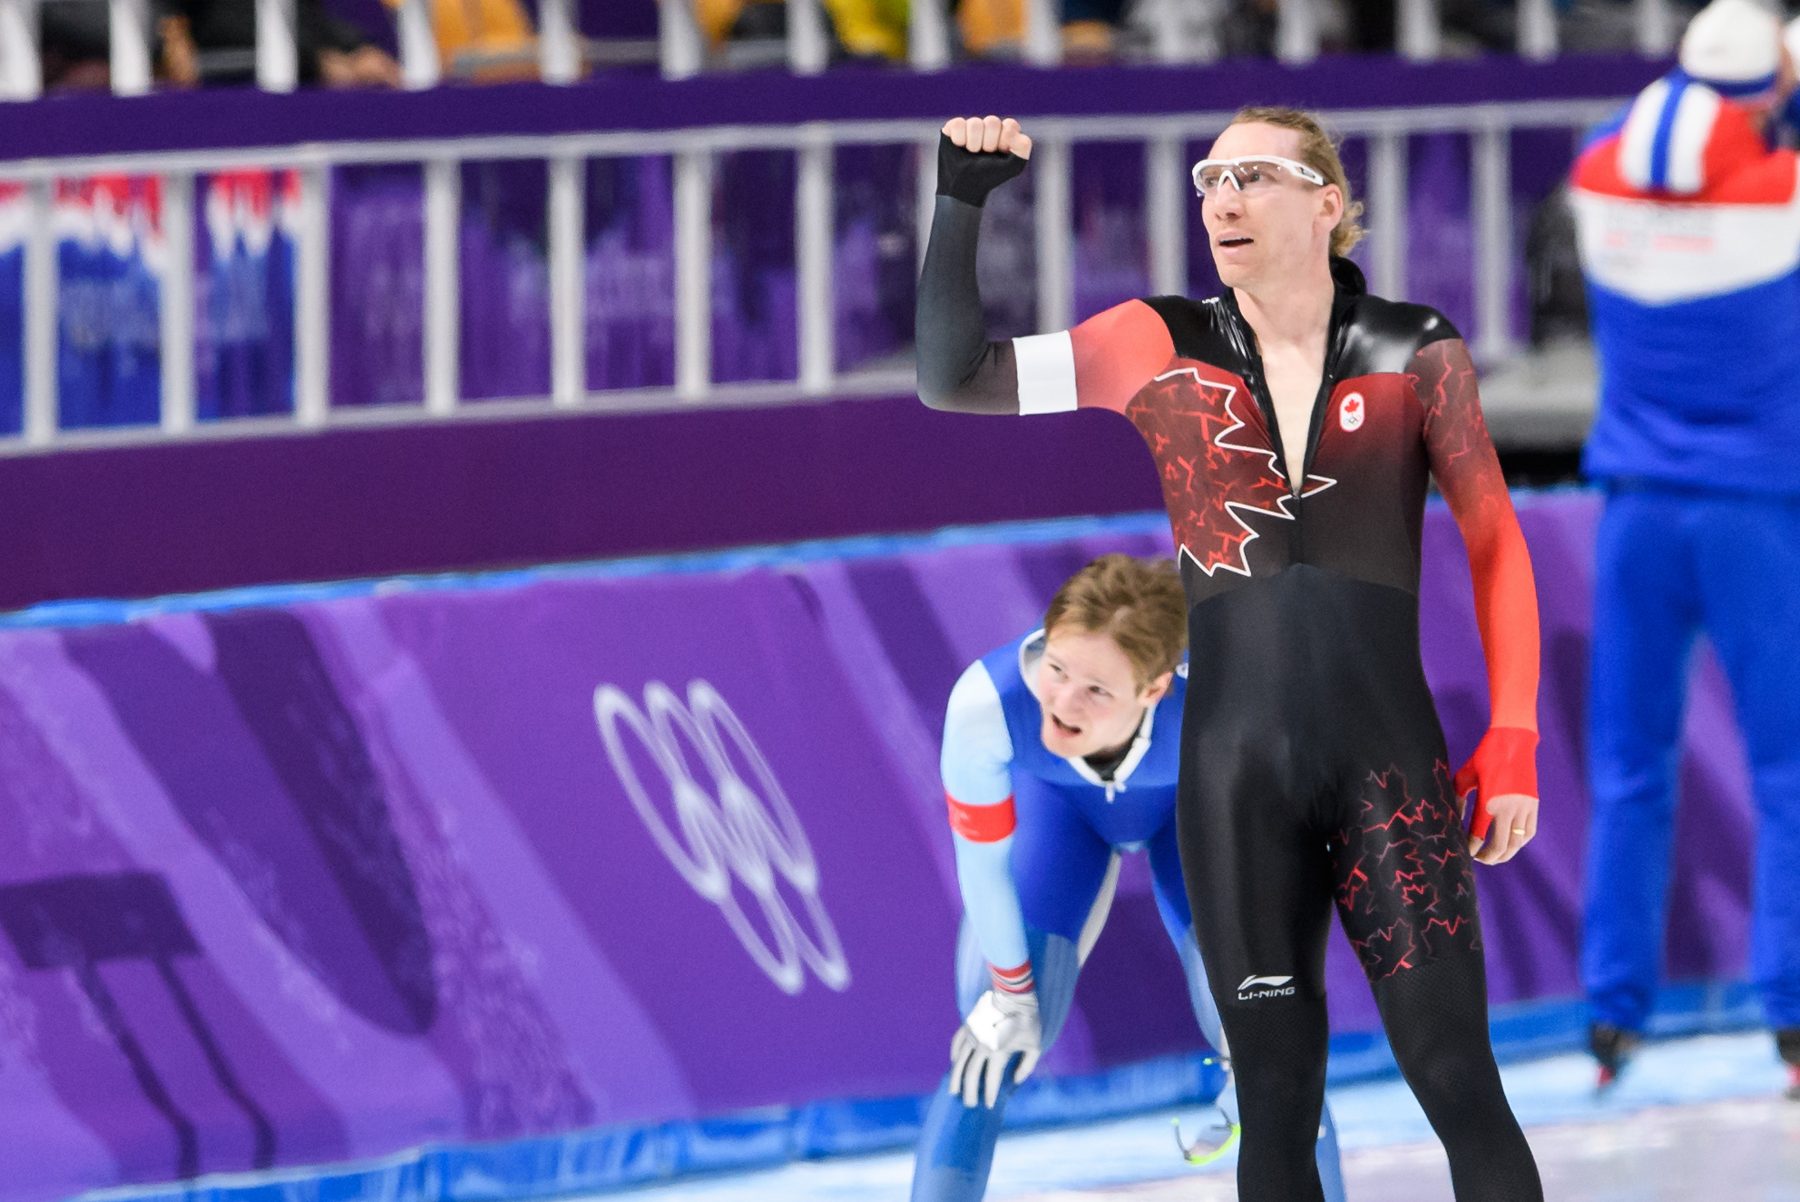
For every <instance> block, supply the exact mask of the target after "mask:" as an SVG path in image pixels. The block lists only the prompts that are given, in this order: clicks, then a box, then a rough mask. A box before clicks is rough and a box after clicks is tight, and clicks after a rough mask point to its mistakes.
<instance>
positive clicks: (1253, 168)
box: [1194, 154, 1325, 196]
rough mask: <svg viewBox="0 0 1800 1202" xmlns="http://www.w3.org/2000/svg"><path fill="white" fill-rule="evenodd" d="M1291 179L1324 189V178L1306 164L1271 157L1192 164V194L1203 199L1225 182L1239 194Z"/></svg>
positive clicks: (1202, 161) (1240, 156)
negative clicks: (1198, 195)
mask: <svg viewBox="0 0 1800 1202" xmlns="http://www.w3.org/2000/svg"><path fill="white" fill-rule="evenodd" d="M1284 175H1291V176H1293V177H1294V178H1296V179H1303V180H1305V181H1306V182H1307V183H1309V184H1317V185H1318V186H1319V187H1321V188H1323V187H1324V186H1325V177H1324V176H1323V175H1320V174H1319V173H1318V172H1317V171H1315V170H1313V169H1312V168H1311V167H1308V166H1307V165H1306V164H1305V163H1298V162H1295V161H1294V160H1293V159H1284V158H1282V157H1281V156H1280V155H1273V154H1246V155H1239V156H1238V157H1237V158H1235V159H1201V160H1200V161H1199V162H1198V163H1195V164H1194V191H1196V192H1198V193H1199V194H1200V195H1202V196H1205V195H1206V194H1207V193H1208V192H1214V191H1217V190H1218V189H1219V187H1220V186H1221V185H1223V184H1224V183H1225V181H1226V180H1230V181H1231V186H1232V187H1234V188H1236V189H1237V190H1238V191H1239V192H1256V191H1261V190H1262V189H1263V188H1265V187H1267V186H1268V185H1270V184H1274V183H1279V182H1280V181H1281V177H1282V176H1284Z"/></svg>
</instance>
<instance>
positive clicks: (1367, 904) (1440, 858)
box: [1332, 760, 1481, 981]
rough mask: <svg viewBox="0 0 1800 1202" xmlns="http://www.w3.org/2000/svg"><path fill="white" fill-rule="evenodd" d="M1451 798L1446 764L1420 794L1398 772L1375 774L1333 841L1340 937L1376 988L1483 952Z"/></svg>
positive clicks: (1437, 767) (1438, 765) (1437, 768)
mask: <svg viewBox="0 0 1800 1202" xmlns="http://www.w3.org/2000/svg"><path fill="white" fill-rule="evenodd" d="M1454 798H1455V792H1454V790H1453V788H1452V786H1451V780H1450V767H1449V765H1448V764H1445V763H1444V762H1443V761H1442V760H1439V761H1437V762H1436V763H1435V764H1434V765H1433V766H1432V770H1431V774H1430V780H1429V781H1424V782H1420V783H1419V784H1417V785H1414V784H1412V783H1410V782H1408V781H1407V779H1406V774H1405V773H1403V772H1402V771H1401V770H1400V769H1399V768H1397V767H1389V768H1387V769H1385V770H1383V771H1380V772H1370V773H1369V774H1368V776H1367V777H1366V778H1365V779H1364V781H1363V785H1362V788H1361V790H1360V791H1359V796H1358V798H1357V800H1356V802H1355V810H1356V812H1355V814H1354V816H1353V818H1352V820H1351V821H1350V822H1349V823H1348V824H1347V825H1346V826H1345V827H1344V828H1343V829H1341V830H1339V831H1338V832H1337V836H1336V838H1334V839H1333V840H1332V843H1333V851H1334V852H1335V856H1336V861H1337V878H1338V885H1337V904H1338V910H1339V913H1340V914H1341V915H1342V917H1343V922H1344V932H1345V933H1346V934H1347V935H1349V937H1350V943H1351V945H1352V946H1353V947H1355V948H1356V953H1357V958H1358V959H1359V960H1361V961H1362V965H1363V970H1364V971H1365V972H1367V973H1368V975H1369V979H1370V980H1371V981H1379V980H1381V979H1382V978H1383V977H1387V976H1391V975H1393V974H1394V973H1396V972H1399V971H1400V970H1401V969H1403V968H1416V967H1418V966H1419V965H1421V964H1428V963H1430V962H1431V961H1433V960H1436V959H1438V958H1439V957H1440V956H1443V955H1446V954H1448V953H1450V952H1452V951H1456V950H1459V949H1476V948H1480V946H1481V936H1480V931H1479V927H1478V926H1477V924H1476V921H1475V887H1474V881H1473V878H1472V877H1471V875H1470V869H1469V857H1468V853H1467V851H1466V850H1465V849H1464V848H1463V847H1462V824H1461V821H1460V819H1459V817H1458V815H1457V812H1456V803H1455V801H1454Z"/></svg>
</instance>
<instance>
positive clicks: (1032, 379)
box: [1013, 330, 1075, 414]
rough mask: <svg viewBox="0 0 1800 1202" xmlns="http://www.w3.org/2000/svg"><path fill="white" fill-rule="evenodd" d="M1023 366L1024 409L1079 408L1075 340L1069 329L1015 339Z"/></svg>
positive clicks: (1054, 410)
mask: <svg viewBox="0 0 1800 1202" xmlns="http://www.w3.org/2000/svg"><path fill="white" fill-rule="evenodd" d="M1013 358H1014V361H1015V362H1016V363H1017V364H1018V368H1019V412H1020V413H1026V414H1030V413H1066V412H1068V411H1069V410H1070V409H1073V408H1075V343H1074V342H1073V341H1071V340H1070V338H1069V332H1068V331H1067V330H1060V331H1058V332H1057V333H1055V334H1032V335H1029V336H1027V337H1024V338H1015V339H1013Z"/></svg>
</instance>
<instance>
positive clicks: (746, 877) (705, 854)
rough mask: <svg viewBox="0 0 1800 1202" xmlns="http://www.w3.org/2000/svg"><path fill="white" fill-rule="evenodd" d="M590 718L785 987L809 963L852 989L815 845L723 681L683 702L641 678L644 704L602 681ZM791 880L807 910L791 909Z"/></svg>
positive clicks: (672, 849)
mask: <svg viewBox="0 0 1800 1202" xmlns="http://www.w3.org/2000/svg"><path fill="white" fill-rule="evenodd" d="M594 718H595V721H596V722H597V723H598V725H599V728H600V738H601V740H602V741H603V742H604V743H605V744H606V752H607V756H608V758H609V759H611V761H612V767H613V771H614V772H615V773H616V774H617V775H618V778H619V783H620V784H621V785H623V786H624V787H625V793H626V796H627V797H629V798H630V799H631V805H632V808H633V809H635V810H636V811H637V815H638V817H639V819H641V820H642V821H643V823H644V826H645V828H646V829H647V830H648V831H649V832H650V837H651V838H652V839H653V840H654V841H655V842H656V846H657V848H658V849H659V850H661V852H662V853H663V855H665V856H667V857H668V860H669V863H670V864H672V865H674V867H675V871H677V872H679V873H680V874H681V876H682V878H683V879H684V880H686V881H687V883H688V884H689V885H691V886H692V887H693V889H694V891H695V892H696V893H698V894H699V895H700V896H701V897H703V898H705V899H706V900H707V901H709V902H711V903H712V904H713V905H715V906H717V907H718V908H719V911H720V913H722V914H723V915H724V916H725V921H726V923H727V924H728V925H730V927H731V930H732V933H733V934H735V935H736V936H737V938H738V942H739V943H741V944H743V946H744V950H745V951H746V952H748V953H750V958H751V959H752V960H754V961H756V964H757V967H759V968H761V969H762V970H763V972H765V973H767V974H768V976H769V979H770V980H771V981H774V982H775V984H776V985H777V986H779V987H780V988H781V990H782V991H783V992H784V993H788V994H798V993H799V992H800V990H801V989H802V988H803V987H804V986H805V983H806V969H808V968H810V969H811V970H812V971H813V973H814V975H816V976H817V977H818V978H819V980H820V981H822V982H824V984H825V985H826V986H827V987H829V988H831V989H835V990H838V991H840V992H841V991H843V990H845V989H848V988H849V987H850V965H849V963H848V962H847V961H846V960H845V958H844V947H843V943H842V942H841V941H840V940H839V939H838V934H837V928H836V927H834V926H833V925H832V922H831V916H830V915H829V914H827V913H826V912H825V905H824V903H823V902H822V901H821V900H820V898H819V867H818V864H817V862H816V861H815V860H814V859H813V851H812V844H811V843H810V842H809V841H808V840H807V838H806V831H805V829H804V828H803V827H802V826H801V825H800V818H799V816H798V815H797V814H795V813H794V807H793V805H792V803H790V802H789V801H788V797H787V793H786V792H784V791H783V790H782V787H781V783H780V782H779V781H777V780H776V779H775V773H774V772H773V771H772V770H771V769H770V767H769V762H768V760H767V759H766V758H765V757H764V756H763V753H762V749H761V748H759V747H758V746H757V745H756V741H755V740H754V739H752V738H751V737H750V732H749V731H748V730H747V729H745V727H744V724H743V722H742V721H741V720H739V718H738V716H737V714H736V713H734V712H733V711H732V709H731V707H730V706H729V705H727V704H726V702H725V698H724V697H722V696H720V695H719V691H718V690H717V689H715V688H713V686H712V685H711V684H709V683H708V682H707V681H704V680H694V681H690V682H689V683H688V689H687V700H686V702H685V703H684V702H683V701H682V699H681V698H680V697H678V696H676V694H675V692H674V690H672V689H670V688H669V686H668V685H666V684H664V683H663V682H662V681H660V680H653V681H651V682H649V683H648V684H646V685H645V686H644V704H643V707H642V708H641V709H640V708H639V707H638V705H637V703H636V702H634V701H633V700H632V699H631V697H630V696H629V695H628V694H627V693H625V692H624V691H623V690H621V689H617V688H615V687H613V686H612V685H605V684H603V685H601V686H600V687H598V688H596V689H595V690H594ZM628 735H629V737H633V738H635V739H636V741H637V742H638V743H639V744H640V745H641V746H642V748H643V749H644V750H645V751H646V752H648V753H649V755H650V758H651V759H652V760H653V761H654V762H655V764H656V767H657V770H658V771H659V772H660V773H661V775H662V778H663V783H664V785H665V786H666V787H667V789H668V796H667V799H666V800H664V801H663V802H662V803H661V804H659V803H658V802H657V800H655V799H654V798H652V796H651V794H650V791H649V790H648V789H646V788H645V786H644V781H643V778H642V777H641V776H640V775H639V773H638V770H637V768H636V766H635V765H634V764H633V763H632V761H631V756H630V755H629V754H628V753H627V745H626V741H627V737H628ZM733 752H735V753H736V754H735V758H734V756H733V754H732V753H733ZM696 769H697V770H698V772H699V775H700V776H701V777H703V778H705V780H706V781H707V784H706V785H703V784H702V783H701V782H700V780H697V779H696ZM740 769H741V770H742V771H740ZM746 772H747V774H748V775H749V777H750V780H749V781H746V780H745V779H744V776H745V774H746ZM671 813H672V814H673V818H674V824H673V828H672V827H671V824H670V822H669V820H668V817H667V815H669V814H671ZM677 831H679V832H680V833H679V834H677V833H676V832H677ZM739 884H741V885H742V886H743V887H744V889H746V890H747V891H748V892H749V894H750V896H751V898H753V899H754V900H755V902H756V906H757V908H758V909H760V910H761V912H762V916H763V919H764V921H765V923H766V925H767V928H768V933H767V936H766V937H765V935H764V933H763V932H762V931H759V930H758V929H757V926H756V924H755V923H753V922H752V921H751V919H750V916H749V915H748V914H747V913H745V909H744V906H743V905H742V904H741V903H740V901H739V897H738V892H737V886H738V885H739ZM783 884H785V885H786V886H787V892H788V893H789V894H791V895H792V897H793V898H794V899H798V901H799V903H800V909H801V911H802V913H798V914H797V913H795V909H794V907H793V905H792V904H791V903H790V899H789V897H788V896H784V893H783V890H782V888H781V886H782V885H783Z"/></svg>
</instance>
